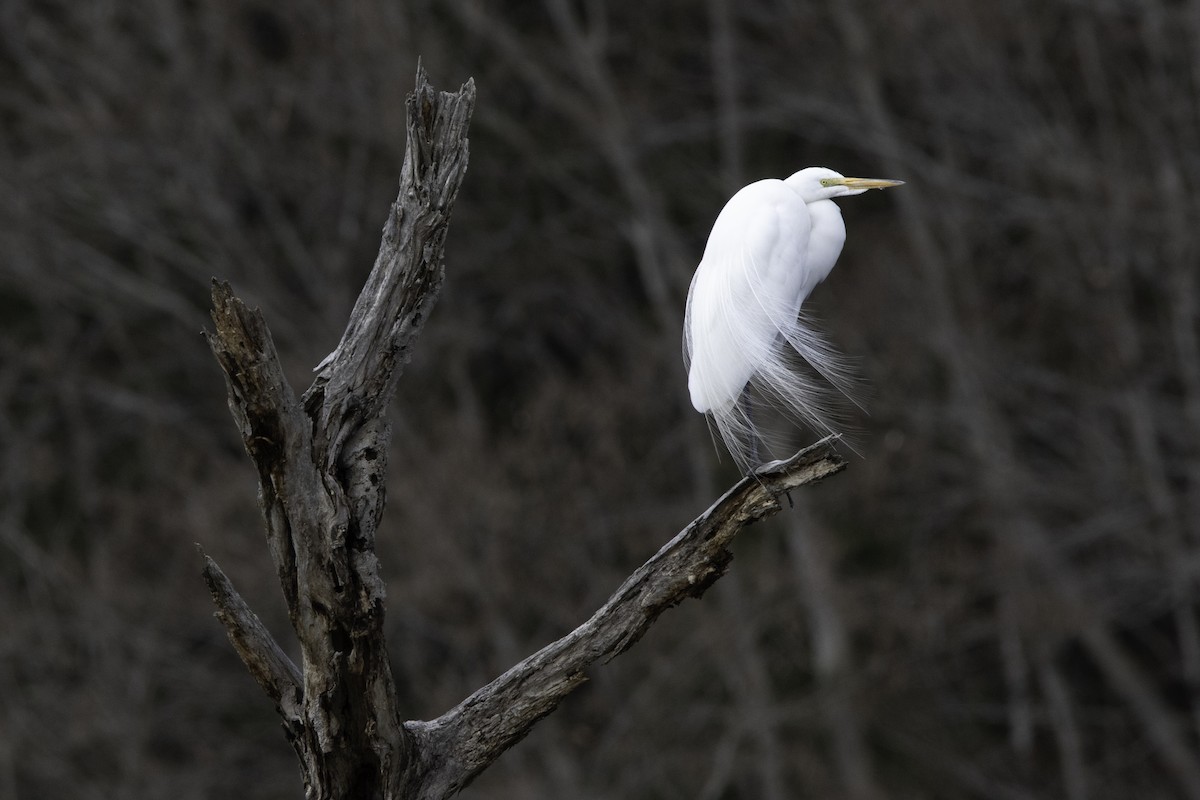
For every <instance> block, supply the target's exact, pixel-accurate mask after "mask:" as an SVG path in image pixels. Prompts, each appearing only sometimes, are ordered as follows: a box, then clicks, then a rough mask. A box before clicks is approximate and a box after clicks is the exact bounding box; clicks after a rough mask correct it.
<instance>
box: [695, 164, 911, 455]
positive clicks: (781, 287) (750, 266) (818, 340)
mask: <svg viewBox="0 0 1200 800" xmlns="http://www.w3.org/2000/svg"><path fill="white" fill-rule="evenodd" d="M901 183H903V181H891V180H880V179H876V178H847V177H845V176H844V175H841V174H839V173H837V172H834V171H833V170H831V169H826V168H825V167H808V168H806V169H802V170H800V171H799V172H797V173H796V174H794V175H792V176H791V177H790V178H788V179H786V180H775V179H769V180H762V181H756V182H754V183H752V184H750V185H749V186H746V187H745V188H743V189H741V190H740V191H738V193H737V194H735V195H734V196H733V197H732V198H730V200H729V202H728V203H726V204H725V208H723V209H722V210H721V213H720V214H719V215H718V216H717V221H716V222H715V223H713V228H712V232H711V233H710V234H709V235H708V244H707V246H705V248H704V257H703V258H702V259H701V260H700V266H699V267H697V268H696V275H695V277H694V278H692V285H691V288H690V289H689V290H688V299H687V312H686V317H685V320H684V335H683V354H684V362H685V363H686V364H687V365H688V390H689V391H690V392H691V396H692V405H693V406H695V407H696V410H697V411H700V412H701V413H706V414H708V415H709V416H710V417H711V419H712V421H713V423H714V424H715V426H716V429H717V432H718V433H719V434H720V435H721V438H722V439H724V441H725V446H726V447H728V448H729V453H730V455H732V456H733V459H734V461H736V462H737V463H738V465H739V466H740V467H741V468H742V470H743V471H744V472H746V473H749V472H750V470H751V469H753V468H754V467H756V466H758V464H756V463H754V462H755V461H758V460H759V446H760V444H761V445H764V446H767V447H768V448H769V443H768V442H765V441H764V437H763V434H762V432H761V431H760V430H759V429H758V428H757V426H756V425H755V422H754V420H753V419H752V418H751V414H750V404H749V398H743V392H744V390H745V389H746V386H747V384H749V385H751V386H753V387H754V388H755V389H757V390H758V394H759V395H760V396H761V398H762V399H763V400H765V401H767V402H769V403H771V404H773V405H775V406H777V407H778V408H780V409H782V410H783V411H784V412H785V413H786V414H789V415H794V416H796V417H798V418H799V419H801V420H802V421H804V422H806V423H807V424H808V425H810V426H812V427H813V428H814V429H816V430H818V431H824V432H829V433H832V432H833V427H832V425H831V424H830V405H829V402H828V400H829V395H828V393H827V390H826V389H825V388H824V387H823V386H822V385H820V384H819V383H818V382H817V381H816V380H814V379H813V378H812V377H810V376H809V375H806V374H805V372H804V371H803V370H802V369H800V370H798V369H797V367H798V366H799V364H798V363H797V358H801V359H803V360H804V361H806V362H808V363H809V364H810V365H811V366H812V367H813V368H814V369H815V370H816V371H817V372H818V373H820V374H821V375H822V376H824V377H825V378H826V379H827V380H828V381H829V382H830V383H831V384H833V386H834V387H836V388H837V389H838V390H839V391H841V392H842V393H843V394H845V395H846V396H847V397H851V384H852V382H853V375H852V373H851V372H850V370H849V369H848V368H847V366H846V364H845V362H844V361H843V360H842V359H841V358H840V357H839V356H838V355H837V353H836V352H834V351H833V349H832V348H830V347H829V345H828V344H827V343H826V342H825V340H824V339H823V338H822V337H821V336H820V335H819V334H817V333H816V332H815V331H814V330H813V329H812V328H811V327H809V325H807V324H806V323H805V320H804V317H803V316H802V315H801V312H800V306H801V304H802V303H803V302H804V300H805V299H806V298H807V297H808V295H809V292H811V291H812V290H813V288H814V287H815V286H816V285H817V284H818V283H820V282H821V281H823V280H825V277H826V276H827V275H829V272H830V270H832V269H833V265H834V263H835V262H837V259H838V256H839V255H840V254H841V252H842V245H843V243H845V241H846V226H845V224H844V223H843V222H842V213H841V211H840V210H839V209H838V207H837V204H835V203H834V202H833V200H832V199H833V198H834V197H846V196H849V195H855V194H862V193H863V192H865V191H867V190H868V189H886V188H887V187H889V186H899V185H900V184H901Z"/></svg>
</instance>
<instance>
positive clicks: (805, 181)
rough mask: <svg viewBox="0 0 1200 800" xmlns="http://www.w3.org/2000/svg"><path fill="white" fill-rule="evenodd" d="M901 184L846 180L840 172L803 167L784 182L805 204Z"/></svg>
mask: <svg viewBox="0 0 1200 800" xmlns="http://www.w3.org/2000/svg"><path fill="white" fill-rule="evenodd" d="M902 183H904V181H890V180H884V179H882V178H847V177H846V176H845V175H843V174H841V173H840V172H834V171H833V170H831V169H828V168H826V167H805V168H804V169H802V170H800V171H799V172H797V173H796V174H794V175H792V176H791V177H790V178H788V179H787V180H785V181H784V184H786V185H787V186H789V187H791V188H792V189H793V190H795V191H796V192H797V193H799V195H800V196H801V197H803V198H804V202H806V203H812V202H815V201H817V200H831V199H833V198H834V197H848V196H849V195H852V194H862V193H863V192H865V191H867V190H868V189H886V188H888V187H889V186H899V185H900V184H902Z"/></svg>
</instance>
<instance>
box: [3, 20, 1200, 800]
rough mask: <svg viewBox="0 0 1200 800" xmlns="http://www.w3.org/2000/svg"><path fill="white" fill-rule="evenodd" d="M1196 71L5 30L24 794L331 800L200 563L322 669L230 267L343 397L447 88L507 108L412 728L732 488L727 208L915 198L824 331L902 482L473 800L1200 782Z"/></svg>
mask: <svg viewBox="0 0 1200 800" xmlns="http://www.w3.org/2000/svg"><path fill="white" fill-rule="evenodd" d="M1198 41H1200V3H1197V2H1195V1H1194V0H1190V1H1188V2H1167V1H1166V0H1161V1H1160V2H1154V1H1153V0H1147V2H1142V3H1133V2H1122V1H1120V0H1104V1H1103V2H1102V1H1101V0H1095V1H1094V2H1070V1H1069V0H1050V1H1049V2H1046V0H1038V2H1034V1H1033V0H1011V1H1010V2H1006V3H990V4H984V3H964V2H959V1H958V0H911V2H905V3H885V2H868V1H867V0H853V1H851V0H842V1H841V2H838V3H831V4H830V3H818V2H812V1H811V0H738V1H737V2H734V0H707V1H706V2H697V1H696V0H687V1H685V0H674V2H638V3H627V2H615V1H614V2H607V3H606V2H602V0H594V1H592V2H585V1H582V0H581V1H579V2H573V1H571V0H545V2H544V3H541V4H539V3H537V2H524V3H504V4H500V3H489V2H480V1H479V0H444V1H443V2H434V1H433V0H425V2H421V1H420V0H413V1H411V2H355V3H345V4H327V3H325V2H319V1H318V0H300V1H299V2H294V3H289V4H286V6H285V7H281V8H275V7H274V5H273V4H268V3H260V2H238V1H237V0H178V1H177V2H169V0H132V1H131V2H88V3H73V2H66V1H65V0H63V1H62V2H35V1H34V0H6V2H4V3H3V4H2V5H0V126H2V127H0V130H2V136H0V325H2V328H0V331H2V335H0V364H2V368H0V458H2V463H0V618H2V619H3V623H2V624H3V635H2V637H0V797H5V798H46V797H75V798H105V799H106V800H107V799H109V798H150V797H175V798H181V799H186V798H214V797H239V798H255V799H257V798H295V797H299V796H300V795H301V786H300V780H299V773H298V770H297V768H296V765H295V764H294V757H293V755H292V753H291V751H290V748H289V747H288V746H287V744H286V742H285V740H284V737H283V735H282V732H281V731H280V729H279V727H278V725H277V723H276V720H275V717H274V712H273V710H272V708H271V706H270V703H269V701H268V700H267V699H266V698H265V697H264V696H263V695H261V693H260V692H259V691H258V689H257V687H256V686H255V685H254V683H253V682H252V680H251V679H250V678H249V676H248V675H247V674H246V673H245V671H244V670H243V668H242V666H241V665H240V663H239V662H238V660H237V658H236V656H235V655H234V653H233V651H232V649H231V647H230V646H229V645H228V644H227V642H226V641H225V638H224V634H223V633H222V631H221V629H220V627H219V626H218V624H217V623H216V622H215V621H214V620H213V619H212V617H211V607H210V603H209V599H208V596H207V592H206V591H205V588H204V586H203V583H202V582H201V580H200V578H199V567H200V564H199V559H198V556H197V553H196V550H195V545H194V543H196V542H199V543H202V544H203V545H204V547H205V548H206V549H207V550H208V551H209V552H210V553H211V554H212V555H213V556H214V557H216V558H217V560H218V561H219V562H220V563H221V564H222V565H223V566H224V567H225V569H226V570H227V571H228V572H229V573H230V576H231V577H232V578H233V580H234V581H235V583H236V584H237V585H238V586H239V588H240V589H241V590H242V591H243V593H244V594H245V595H246V596H247V597H248V599H249V600H250V601H251V603H252V604H253V605H254V607H255V608H256V609H258V610H259V612H260V613H261V614H262V616H263V617H264V619H265V620H266V621H267V623H268V624H269V626H270V627H271V628H272V629H273V630H274V631H275V633H276V635H277V636H279V637H280V639H281V640H282V641H285V642H289V643H290V638H289V633H290V632H289V631H288V628H287V624H286V616H285V615H284V613H283V611H282V603H281V602H280V599H279V596H278V589H277V587H276V586H275V578H274V571H273V569H272V567H271V565H270V563H269V559H268V556H267V553H266V549H265V547H264V544H263V541H262V535H261V526H260V521H259V518H258V511H257V508H256V502H255V496H254V486H255V475H254V472H253V470H252V468H251V466H250V464H249V462H248V459H247V458H246V457H245V454H244V453H243V452H242V449H241V445H240V442H239V439H238V436H237V433H236V430H235V428H234V426H233V424H232V423H231V421H230V419H229V417H228V414H227V411H226V408H225V400H224V387H223V383H222V380H221V376H220V373H219V371H218V369H217V367H216V365H215V363H214V361H213V359H212V357H211V355H210V354H209V352H208V349H207V347H206V345H205V343H204V341H203V339H202V338H201V336H200V330H201V329H202V327H203V326H204V325H205V324H206V320H207V312H208V305H209V301H208V282H209V279H210V277H212V276H218V277H220V278H223V279H228V280H230V281H231V282H232V283H233V285H234V287H235V290H236V291H237V292H238V293H239V294H240V295H241V296H242V297H244V298H246V299H247V300H248V301H249V302H251V303H252V304H256V305H259V306H261V308H262V310H263V313H264V314H265V316H266V318H267V320H268V321H269V323H270V325H271V328H272V330H273V331H274V334H275V338H276V342H277V344H278V347H279V350H280V352H281V354H282V356H283V358H284V359H285V361H286V364H287V367H288V370H289V373H290V375H291V376H292V379H293V381H294V382H295V384H296V386H297V388H299V389H302V388H304V387H305V386H307V384H308V382H309V380H310V378H311V372H310V369H311V367H312V366H314V365H315V364H316V363H317V362H318V361H320V359H321V358H322V357H323V356H324V355H325V354H326V353H328V352H329V351H330V350H332V349H333V347H334V345H335V344H336V342H337V340H338V337H339V335H340V332H341V327H342V325H343V324H344V322H345V320H346V317H347V314H348V312H349V309H350V305H351V303H352V301H353V298H354V296H355V295H356V294H357V292H358V289H359V287H360V286H361V283H362V281H363V279H364V277H365V275H366V273H367V271H368V270H369V268H370V266H371V263H372V261H373V258H374V254H375V251H376V249H377V247H378V235H379V231H380V229H381V227H382V224H383V220H384V217H385V215H386V213H387V210H388V204H389V203H390V201H391V200H392V199H393V197H394V195H395V191H396V181H397V176H398V173H399V168H400V161H401V157H402V147H403V134H404V125H403V119H404V103H403V100H404V97H405V94H406V93H407V92H408V90H409V89H410V87H411V86H412V83H413V75H414V73H415V68H416V64H417V59H418V57H420V59H421V60H422V63H423V64H424V65H425V67H426V68H427V69H428V71H429V73H430V76H431V79H432V80H433V82H434V83H435V85H438V86H440V87H442V88H445V89H454V88H457V86H458V85H459V84H460V83H462V82H463V81H465V80H466V79H467V78H468V77H472V76H473V77H474V79H475V81H476V84H477V87H478V92H479V99H478V106H477V110H476V115H475V120H474V125H473V128H472V137H471V165H470V169H469V171H468V174H467V177H466V182H465V184H464V188H463V191H462V194H461V196H460V198H459V202H458V206H457V208H456V209H455V212H454V220H453V224H452V227H451V231H450V241H449V244H448V252H447V262H446V264H447V279H446V286H445V291H444V293H443V296H442V298H441V300H440V302H439V304H438V306H437V308H436V309H435V313H434V315H433V317H432V318H431V320H430V321H429V324H428V325H427V327H426V329H425V332H424V335H423V337H422V339H421V340H420V343H419V347H418V352H417V354H416V356H415V358H414V360H413V362H412V363H411V364H410V365H409V367H408V369H407V371H406V374H405V376H404V379H403V382H402V386H401V390H400V397H399V399H398V401H397V402H396V404H395V409H394V412H393V420H394V436H393V443H392V450H391V466H392V473H391V483H390V486H389V492H390V503H389V509H388V513H387V517H386V518H385V521H384V527H383V530H384V535H383V536H382V537H381V541H380V550H381V557H382V559H383V565H384V575H385V578H386V579H387V581H388V586H389V609H388V614H389V616H388V633H389V643H390V647H391V652H392V656H393V662H394V668H395V672H396V675H397V683H398V686H399V690H400V692H401V696H402V697H401V706H402V708H403V709H404V713H405V714H406V715H408V716H409V717H411V718H429V717H432V716H436V715H438V714H440V713H442V712H443V711H445V710H446V709H447V708H449V707H450V706H452V705H453V704H455V703H456V702H458V701H459V700H460V699H461V698H462V697H464V696H465V695H466V694H468V693H469V692H470V691H472V690H474V689H476V688H477V687H479V686H480V685H482V684H483V683H485V682H486V681H488V680H490V679H491V678H492V677H494V676H496V675H497V674H499V673H500V672H501V671H503V670H504V669H506V668H507V667H508V666H510V665H511V664H513V663H515V662H516V661H517V660H519V659H520V658H522V657H524V656H525V655H527V654H529V653H530V652H532V651H533V650H535V649H536V648H538V647H540V646H542V645H543V644H546V643H547V642H549V641H551V640H553V639H555V638H557V637H559V636H561V635H563V634H565V633H566V632H568V631H569V630H571V629H572V628H573V627H574V626H575V625H577V624H579V623H580V622H581V621H583V620H584V619H586V618H587V616H589V615H590V613H591V611H592V610H593V609H594V608H595V607H596V606H597V605H598V604H599V603H600V602H602V601H603V599H604V598H606V597H607V596H608V594H609V593H610V592H611V591H612V590H613V589H614V588H615V587H616V586H617V585H618V583H619V582H620V580H621V579H622V578H623V576H624V575H626V574H627V573H628V572H629V571H631V570H632V569H633V568H634V567H635V566H636V565H638V564H640V563H641V562H642V560H644V559H645V558H646V557H648V556H649V555H650V554H652V553H653V552H654V551H655V550H657V549H658V547H659V546H661V544H662V543H663V542H665V541H666V540H667V539H668V538H669V537H670V536H671V535H673V534H674V533H675V532H676V531H677V530H678V529H680V528H681V527H682V526H683V525H685V524H686V523H687V522H688V521H690V520H691V519H692V518H693V517H694V516H696V515H697V514H698V513H699V512H701V511H703V510H704V509H705V508H706V507H707V506H708V504H709V503H710V502H711V501H712V500H713V499H714V498H715V497H716V496H717V495H718V493H719V492H720V491H721V490H722V489H723V488H724V487H725V486H727V485H729V484H730V483H731V482H732V481H733V480H734V479H735V477H736V475H735V474H734V471H733V470H732V468H731V467H730V465H729V462H728V459H727V458H726V459H725V460H724V461H718V460H717V453H716V450H715V449H714V448H713V447H712V445H711V442H710V440H709V437H708V433H707V431H706V429H705V426H704V423H703V420H702V419H701V418H700V417H699V415H696V414H695V413H694V412H692V410H691V409H690V407H689V406H688V403H687V395H686V389H685V385H686V383H685V376H684V374H683V369H682V365H681V361H680V356H679V343H680V333H681V324H682V313H683V300H684V296H685V293H686V289H687V284H688V281H689V279H690V275H691V271H692V270H693V268H694V266H695V263H696V261H697V260H698V257H699V254H700V252H701V250H702V248H703V244H704V240H705V237H706V235H707V232H708V228H709V226H710V225H711V224H712V220H713V219H714V218H715V216H716V213H717V211H718V210H719V209H720V207H721V205H722V204H723V202H724V200H725V199H726V198H727V197H728V196H729V195H730V194H731V193H732V192H733V191H734V190H735V189H736V188H737V187H739V186H741V185H742V184H744V183H747V182H749V181H750V180H754V179H758V178H761V177H768V176H774V177H784V176H786V175H788V174H790V173H791V172H792V171H794V170H796V169H798V168H800V167H802V166H805V165H809V164H820V165H826V166H830V167H833V168H835V169H838V170H839V171H841V172H844V173H846V174H849V175H864V176H868V177H886V178H899V179H903V180H905V181H907V185H906V186H904V187H903V188H901V189H896V190H892V191H889V192H886V193H880V192H872V193H870V194H868V195H864V196H861V197H857V198H852V199H848V200H846V201H844V202H843V203H842V208H843V211H844V215H845V217H846V220H847V227H848V229H849V240H848V244H847V246H846V249H845V251H844V253H843V255H842V259H841V265H840V266H839V267H838V268H837V269H836V270H835V271H834V273H833V275H832V276H831V278H830V279H829V281H828V282H827V283H826V284H825V285H823V286H822V287H821V288H820V289H819V290H818V291H817V292H816V295H815V296H814V298H813V301H812V307H813V309H814V310H815V312H816V313H818V314H819V315H820V317H821V318H822V319H823V320H824V324H825V327H826V329H827V330H828V331H829V334H830V337H831V338H832V339H833V341H834V342H836V343H837V344H838V346H839V347H840V348H841V349H842V350H843V351H844V352H846V353H847V354H849V355H851V356H852V357H854V358H855V359H857V360H858V361H859V364H860V366H861V371H862V373H863V375H864V376H865V377H866V379H867V380H868V382H869V384H870V386H871V387H872V388H871V397H870V399H869V401H868V405H869V409H870V415H869V416H867V415H860V416H859V417H858V418H857V419H856V421H855V422H856V428H857V433H856V434H855V437H854V441H855V443H856V447H857V449H858V451H859V453H860V455H853V454H852V455H851V456H850V460H851V463H850V468H849V470H848V471H847V472H846V473H844V474H843V475H840V476H838V477H836V478H835V479H833V480H831V481H829V482H827V483H825V484H823V485H821V486H819V487H816V488H813V489H811V490H806V491H804V492H802V493H797V496H796V497H795V500H796V503H797V508H796V509H795V510H794V511H792V512H789V513H785V514H781V515H780V516H779V517H778V518H776V519H775V520H773V521H772V522H770V523H769V524H764V525H762V526H759V527H757V528H756V529H753V530H751V531H749V532H748V533H747V535H744V536H743V537H742V539H741V540H739V543H738V545H737V550H736V559H735V561H734V563H733V566H732V571H731V573H730V574H729V575H728V576H727V577H726V578H725V579H724V580H722V581H721V582H720V583H718V584H717V586H716V587H714V589H713V590H711V591H710V592H709V593H708V595H707V596H706V597H705V598H704V599H703V600H702V601H701V602H689V603H688V604H686V605H685V606H683V607H681V608H679V609H677V610H675V611H672V612H670V613H669V614H667V615H666V616H665V617H664V618H663V619H662V620H661V621H660V623H659V624H658V625H657V626H656V627H655V628H654V629H652V630H651V632H650V633H649V635H648V636H647V637H646V638H645V640H643V641H642V642H641V643H639V644H638V645H637V646H636V647H635V648H634V649H633V650H632V651H631V652H630V653H628V654H627V655H625V656H623V657H622V658H620V659H618V660H617V661H616V662H614V663H612V664H610V665H608V666H606V667H604V668H601V669H598V670H597V671H595V673H594V675H593V680H592V682H591V683H590V684H589V685H588V686H587V687H585V688H584V689H583V690H582V691H580V692H579V693H578V694H577V695H576V696H574V697H572V698H570V700H569V701H568V702H567V703H566V704H565V705H564V706H563V707H562V708H561V709H560V710H559V712H558V713H556V714H554V715H553V716H552V717H550V718H549V719H547V720H545V721H544V722H543V723H542V724H541V725H540V726H539V727H538V728H537V729H536V730H535V732H534V733H533V734H532V735H531V736H530V737H529V738H528V739H527V740H526V741H524V742H522V743H521V744H520V745H518V746H517V748H516V749H514V750H513V751H511V752H509V753H508V754H506V755H505V756H504V757H503V758H502V759H501V760H500V762H498V763H497V764H496V765H495V766H494V767H493V768H492V769H491V770H489V771H488V772H487V773H485V774H484V775H483V776H482V777H481V778H480V779H479V780H478V781H477V783H476V784H475V785H474V786H472V787H471V788H470V789H468V790H467V791H466V792H465V793H464V795H463V796H464V797H474V798H484V797H503V798H573V799H574V798H582V799H586V798H647V799H650V798H707V799H708V800H729V799H730V798H747V799H750V798H755V799H756V800H757V799H759V798H765V799H766V800H776V799H777V798H794V797H807V798H832V797H840V798H854V799H855V800H861V799H863V798H885V797H897V798H900V797H903V798H909V797H913V798H1060V797H1066V798H1070V800H1078V799H1079V798H1130V797H1137V798H1179V797H1200V748H1197V746H1196V745H1197V731H1198V729H1200V622H1198V619H1197V615H1198V613H1200V608H1198V604H1197V588H1196V586H1197V571H1198V570H1200V548H1198V542H1197V533H1198V531H1197V523H1198V521H1200V331H1198V325H1197V323H1198V314H1200V308H1198V302H1200V297H1198V294H1197V274H1196V267H1197V251H1198V246H1200V232H1198V231H1200V225H1198V224H1197V223H1198V221H1200V214H1198V210H1200V209H1198V205H1200V203H1198V201H1197V190H1198V189H1200V148H1198V145H1200V99H1198V98H1200V47H1197V44H1196V43H1197V42H1198ZM805 438H806V437H798V438H797V444H802V443H803V442H804V441H805ZM807 438H811V437H807Z"/></svg>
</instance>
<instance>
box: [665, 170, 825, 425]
mask: <svg viewBox="0 0 1200 800" xmlns="http://www.w3.org/2000/svg"><path fill="white" fill-rule="evenodd" d="M809 230H810V220H809V214H808V210H807V208H806V207H805V204H804V202H803V200H801V199H800V197H799V195H797V194H796V193H795V192H794V191H792V190H791V189H789V188H787V187H786V186H784V185H783V182H782V181H777V180H766V181H758V182H757V183H752V184H750V185H749V186H747V187H745V188H744V189H742V190H741V191H739V192H738V193H737V194H735V195H734V196H733V197H732V198H731V199H730V200H729V202H728V203H727V204H726V205H725V208H724V209H722V211H721V213H720V215H719V216H718V217H717V220H716V222H715V223H714V224H713V228H712V232H711V233H710V234H709V238H708V245H707V246H706V247H705V250H704V257H703V259H702V260H701V262H700V266H699V267H698V268H697V269H696V275H695V277H694V278H693V279H692V285H691V289H690V290H689V292H688V308H687V313H686V321H685V326H684V329H685V342H684V344H685V351H686V353H687V355H688V358H689V374H688V388H689V391H690V393H691V397H692V405H694V406H695V407H696V409H697V410H699V411H711V410H715V409H726V408H729V407H730V406H732V405H733V404H735V403H736V402H737V399H738V397H739V396H740V395H741V393H742V390H743V388H745V386H746V383H747V382H748V381H749V380H750V379H751V377H752V376H753V375H754V374H755V372H756V371H757V370H758V369H759V368H760V367H761V366H762V365H763V364H764V363H766V362H768V361H769V360H770V358H771V352H772V350H773V348H774V346H775V343H776V340H777V339H778V338H779V337H780V335H781V332H782V329H783V326H786V325H788V324H789V323H790V322H791V321H793V320H795V318H796V314H797V312H798V311H799V308H800V304H801V303H802V302H803V300H804V297H805V296H806V295H807V293H808V290H810V289H811V286H808V283H809V281H810V277H809V276H808V274H807V270H806V266H805V253H806V248H807V244H808V236H809ZM806 286H807V288H805V287H806Z"/></svg>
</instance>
